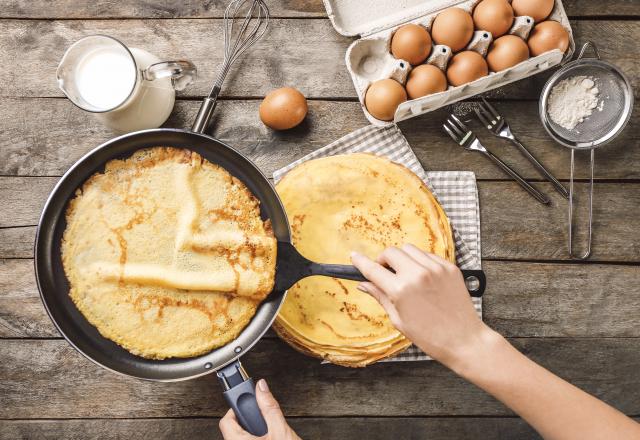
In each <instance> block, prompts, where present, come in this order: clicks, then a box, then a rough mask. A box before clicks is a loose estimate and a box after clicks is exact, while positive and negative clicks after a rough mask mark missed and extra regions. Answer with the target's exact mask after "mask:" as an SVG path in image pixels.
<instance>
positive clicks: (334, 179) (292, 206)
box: [274, 153, 455, 367]
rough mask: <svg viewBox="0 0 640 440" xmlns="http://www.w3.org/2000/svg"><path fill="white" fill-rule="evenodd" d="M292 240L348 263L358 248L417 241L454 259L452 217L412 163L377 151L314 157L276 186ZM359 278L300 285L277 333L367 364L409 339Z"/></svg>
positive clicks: (328, 259) (334, 358) (318, 353)
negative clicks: (403, 163)
mask: <svg viewBox="0 0 640 440" xmlns="http://www.w3.org/2000/svg"><path fill="white" fill-rule="evenodd" d="M276 189H277V191H278V194H279V195H280V197H281V199H282V202H283V204H284V206H285V210H286V212H287V215H288V217H289V220H290V222H291V229H292V240H293V244H294V245H295V246H296V248H297V249H298V250H299V251H300V253H301V254H302V255H304V256H305V257H307V258H309V259H311V260H313V261H318V262H321V263H336V264H350V254H351V252H352V251H357V252H359V253H361V254H364V255H367V256H368V257H370V258H375V257H377V256H378V255H379V254H380V253H381V252H382V251H383V250H384V249H385V248H387V247H389V246H401V245H402V244H404V243H412V244H414V245H415V246H417V247H419V248H420V249H423V250H425V251H428V252H431V253H434V254H437V255H440V256H441V257H443V258H446V259H447V260H449V261H452V262H454V261H455V246H454V243H453V237H452V231H451V227H450V225H449V220H448V219H447V216H446V214H445V213H444V211H443V209H442V207H441V206H440V205H439V204H438V202H437V201H436V199H435V198H434V196H433V194H431V192H430V191H429V189H428V188H427V187H426V186H425V184H424V183H423V182H422V181H421V180H420V179H419V178H418V177H417V176H416V175H415V174H414V173H412V172H411V171H409V170H408V169H407V168H405V167H403V166H401V165H398V164H395V163H393V162H391V161H389V160H388V159H385V158H382V157H377V156H374V155H371V154H362V153H358V154H347V155H338V156H331V157H326V158H322V159H316V160H310V161H307V162H304V163H302V164H301V165H299V166H298V167H296V168H294V169H293V170H291V171H290V172H289V173H288V174H287V175H286V176H285V177H284V178H283V179H282V180H281V181H280V182H279V183H278V185H277V186H276ZM356 286H357V283H356V282H353V281H344V280H339V279H335V278H329V277H319V276H314V277H310V278H306V279H304V280H302V281H300V282H298V283H296V284H295V285H294V286H293V287H292V288H291V289H290V290H289V292H288V294H287V298H286V300H285V302H284V304H283V306H282V309H281V310H280V313H279V315H278V317H277V318H276V321H275V324H274V328H275V330H276V332H277V333H278V335H279V336H280V337H281V338H282V339H284V340H285V341H286V342H288V343H289V344H290V345H291V346H293V347H294V348H296V349H297V350H299V351H301V352H303V353H305V354H308V355H311V356H315V357H319V358H322V359H326V360H328V361H329V362H332V363H335V364H339V365H344V366H348V367H363V366H366V365H368V364H371V363H373V362H376V361H378V360H380V359H383V358H386V357H389V356H392V355H394V354H396V353H398V352H400V351H402V350H404V349H406V348H407V347H408V346H409V345H411V342H410V341H409V340H408V339H407V338H406V337H405V336H404V335H403V334H402V333H400V332H399V331H398V330H397V329H395V327H393V325H392V323H391V321H390V319H389V317H388V315H387V314H386V312H385V311H384V309H383V308H382V306H380V304H379V303H378V302H377V301H376V300H375V299H374V298H373V297H371V296H370V295H368V294H366V293H363V292H361V291H359V290H357V289H356Z"/></svg>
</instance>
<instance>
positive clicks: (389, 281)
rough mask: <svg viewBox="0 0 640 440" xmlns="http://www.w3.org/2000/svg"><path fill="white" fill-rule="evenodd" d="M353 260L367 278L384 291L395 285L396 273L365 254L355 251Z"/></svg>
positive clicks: (352, 256)
mask: <svg viewBox="0 0 640 440" xmlns="http://www.w3.org/2000/svg"><path fill="white" fill-rule="evenodd" d="M351 262H352V263H353V265H354V266H355V267H356V268H357V269H358V270H359V271H360V272H362V275H364V276H365V278H366V279H368V280H369V281H372V282H373V283H374V284H376V285H377V286H378V288H380V289H382V290H383V291H389V290H391V289H392V288H393V286H394V285H395V280H396V276H395V274H393V273H392V272H391V271H389V270H388V269H386V268H385V267H383V266H382V265H380V264H378V263H376V262H375V261H372V260H370V259H369V258H367V257H365V256H364V255H362V254H359V253H357V252H353V253H352V254H351Z"/></svg>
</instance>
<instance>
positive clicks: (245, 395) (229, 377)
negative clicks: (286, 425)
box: [218, 360, 268, 437]
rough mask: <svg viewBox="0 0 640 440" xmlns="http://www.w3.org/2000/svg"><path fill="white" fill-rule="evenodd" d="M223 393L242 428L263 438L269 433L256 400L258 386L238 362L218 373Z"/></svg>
mask: <svg viewBox="0 0 640 440" xmlns="http://www.w3.org/2000/svg"><path fill="white" fill-rule="evenodd" d="M218 378H219V379H220V382H221V383H222V386H223V387H224V389H225V391H224V392H223V393H222V394H223V395H224V398H225V399H226V401H227V403H228V404H229V406H230V407H231V409H232V410H233V412H234V413H235V415H236V419H238V423H240V426H242V428H243V429H244V430H245V431H247V432H248V433H249V434H252V435H255V436H258V437H262V436H263V435H265V434H266V433H267V431H268V428H267V423H266V422H265V420H264V417H262V413H261V412H260V408H259V407H258V401H257V400H256V386H255V384H254V383H253V379H251V378H250V377H249V376H248V374H247V373H246V371H245V370H244V368H242V364H240V361H239V360H237V361H235V362H234V363H232V364H231V365H227V366H226V367H224V368H223V369H221V370H220V371H218Z"/></svg>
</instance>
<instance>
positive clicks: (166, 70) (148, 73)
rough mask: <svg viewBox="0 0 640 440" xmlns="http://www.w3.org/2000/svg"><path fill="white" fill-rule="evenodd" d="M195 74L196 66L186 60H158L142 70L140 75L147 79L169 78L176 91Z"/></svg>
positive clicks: (185, 85) (189, 81)
mask: <svg viewBox="0 0 640 440" xmlns="http://www.w3.org/2000/svg"><path fill="white" fill-rule="evenodd" d="M196 76H197V69H196V66H195V65H194V64H193V63H192V62H191V61H187V60H175V61H160V62H159V63H154V64H152V65H150V66H149V67H147V68H146V69H144V70H143V71H142V77H143V78H144V79H146V80H147V81H153V80H155V79H159V78H171V84H173V88H174V89H176V90H177V91H180V90H183V89H184V88H185V87H187V86H188V85H189V84H191V83H192V82H193V81H195V79H196Z"/></svg>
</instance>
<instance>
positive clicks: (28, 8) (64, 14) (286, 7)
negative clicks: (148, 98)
mask: <svg viewBox="0 0 640 440" xmlns="http://www.w3.org/2000/svg"><path fill="white" fill-rule="evenodd" d="M227 3H228V2H226V1H221V0H206V1H201V0H200V1H198V0H186V1H184V0H169V1H166V0H164V1H158V0H155V1H154V0H142V1H141V0H118V1H113V0H97V1H92V0H80V1H78V0H54V1H48V0H38V1H29V0H17V1H6V0H3V1H2V2H0V5H2V9H0V18H85V19H92V18H205V17H206V18H221V17H223V16H224V10H225V8H226V7H227ZM594 3H595V2H594ZM616 3H619V7H620V14H622V13H624V11H625V10H626V8H625V6H624V3H625V1H624V0H616ZM267 4H268V6H269V12H270V13H271V15H272V16H273V17H324V16H326V15H327V13H326V11H325V9H324V6H323V4H322V2H321V1H315V0H280V1H269V2H268V3H267ZM616 15H618V14H616Z"/></svg>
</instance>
